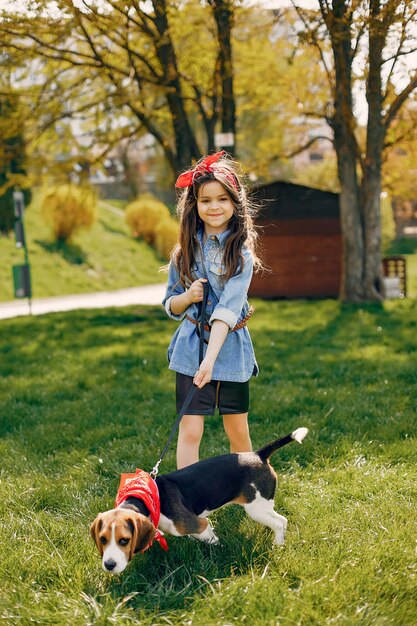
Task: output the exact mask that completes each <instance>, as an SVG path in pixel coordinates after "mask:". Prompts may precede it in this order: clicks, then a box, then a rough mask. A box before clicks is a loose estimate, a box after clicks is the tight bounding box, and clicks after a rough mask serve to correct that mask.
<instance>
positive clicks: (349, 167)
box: [335, 127, 364, 302]
mask: <svg viewBox="0 0 417 626" xmlns="http://www.w3.org/2000/svg"><path fill="white" fill-rule="evenodd" d="M335 148H336V153H337V164H338V170H339V180H340V188H341V191H340V226H341V231H342V273H341V277H340V292H339V297H340V299H341V300H342V301H343V302H361V300H362V299H363V291H362V285H363V280H364V243H363V220H362V210H361V197H360V190H359V184H358V177H357V172H356V158H355V146H352V145H349V140H348V137H346V134H345V133H343V132H341V131H340V129H339V128H338V127H335Z"/></svg>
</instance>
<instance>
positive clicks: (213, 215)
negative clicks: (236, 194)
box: [197, 180, 235, 235]
mask: <svg viewBox="0 0 417 626" xmlns="http://www.w3.org/2000/svg"><path fill="white" fill-rule="evenodd" d="M234 208H235V207H234V204H233V202H232V199H231V197H230V195H229V192H228V191H227V190H226V189H225V188H224V187H223V185H222V184H221V183H219V182H218V181H217V180H213V181H210V182H208V183H204V184H203V185H201V187H200V188H199V190H198V196H197V211H198V215H199V217H200V219H201V220H202V221H203V222H204V230H205V232H206V234H207V235H219V234H220V233H222V232H223V231H225V230H226V229H227V225H228V223H229V220H230V218H231V217H232V215H233V211H234Z"/></svg>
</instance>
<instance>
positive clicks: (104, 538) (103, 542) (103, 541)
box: [100, 535, 107, 546]
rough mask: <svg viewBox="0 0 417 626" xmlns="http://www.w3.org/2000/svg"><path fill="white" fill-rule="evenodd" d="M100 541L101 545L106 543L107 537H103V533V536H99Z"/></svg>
mask: <svg viewBox="0 0 417 626" xmlns="http://www.w3.org/2000/svg"><path fill="white" fill-rule="evenodd" d="M100 543H102V544H103V546H104V545H106V543H107V539H106V537H104V535H103V537H100Z"/></svg>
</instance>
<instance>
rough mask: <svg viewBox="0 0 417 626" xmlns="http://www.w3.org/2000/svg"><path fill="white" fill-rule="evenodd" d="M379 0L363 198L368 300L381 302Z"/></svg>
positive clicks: (374, 15)
mask: <svg viewBox="0 0 417 626" xmlns="http://www.w3.org/2000/svg"><path fill="white" fill-rule="evenodd" d="M380 11H381V6H380V2H379V0H373V2H372V3H371V5H370V14H371V16H370V23H369V70H368V80H367V84H366V99H367V101H368V124H367V135H366V159H365V163H364V165H363V169H362V176H363V178H362V197H363V209H364V218H365V276H364V297H365V299H366V300H382V299H383V297H384V283H383V279H382V264H381V178H382V175H381V168H382V150H383V144H384V137H385V131H384V127H383V125H382V119H381V112H382V102H383V96H382V79H381V65H382V52H383V49H384V45H385V38H386V31H385V28H384V26H383V23H382V21H381V20H380Z"/></svg>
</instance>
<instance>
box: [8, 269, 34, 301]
mask: <svg viewBox="0 0 417 626" xmlns="http://www.w3.org/2000/svg"><path fill="white" fill-rule="evenodd" d="M13 285H14V296H15V298H31V297H32V294H31V288H30V268H29V265H28V264H27V263H25V264H24V265H13Z"/></svg>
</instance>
